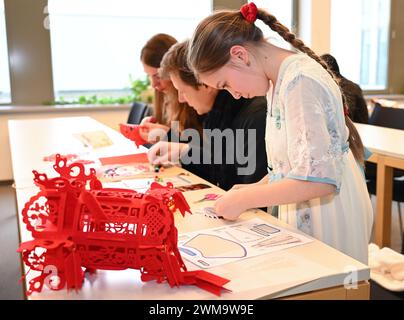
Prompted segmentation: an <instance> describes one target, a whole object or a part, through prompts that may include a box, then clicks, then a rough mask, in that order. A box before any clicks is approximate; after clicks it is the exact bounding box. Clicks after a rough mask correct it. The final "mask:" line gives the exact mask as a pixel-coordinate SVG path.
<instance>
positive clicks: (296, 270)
mask: <svg viewBox="0 0 404 320" xmlns="http://www.w3.org/2000/svg"><path fill="white" fill-rule="evenodd" d="M239 268H243V269H248V270H249V272H250V274H251V276H250V277H237V276H236V274H233V273H232V271H231V272H230V273H229V272H225V271H223V272H220V270H221V269H223V270H225V269H224V268H223V267H218V268H215V269H214V270H212V272H216V273H219V274H220V275H222V276H227V277H229V279H231V281H230V282H229V283H228V284H227V285H226V288H228V289H230V290H232V291H233V297H232V299H233V298H234V299H239V298H241V297H242V298H243V299H257V298H258V297H261V298H263V297H268V296H277V295H279V294H280V292H283V291H285V290H291V289H293V288H295V287H297V286H301V285H304V284H307V283H309V282H312V281H315V280H318V279H320V278H324V277H327V276H330V275H333V274H335V270H332V269H330V268H327V267H324V266H322V265H320V264H318V263H315V262H313V261H311V260H309V259H306V258H305V257H304V256H301V255H296V254H293V253H290V252H287V251H277V252H273V253H272V254H270V257H265V258H263V257H257V258H256V259H251V260H244V261H241V262H240V264H239ZM233 270H236V269H234V268H233ZM234 272H235V271H234ZM305 291H307V290H305ZM238 294H240V296H238Z"/></svg>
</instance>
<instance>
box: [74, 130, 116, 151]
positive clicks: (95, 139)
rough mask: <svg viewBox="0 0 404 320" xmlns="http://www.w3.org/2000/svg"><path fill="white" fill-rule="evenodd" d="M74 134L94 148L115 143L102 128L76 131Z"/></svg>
mask: <svg viewBox="0 0 404 320" xmlns="http://www.w3.org/2000/svg"><path fill="white" fill-rule="evenodd" d="M73 136H74V137H75V138H77V139H79V140H80V141H81V142H82V143H83V144H84V145H86V146H91V147H92V148H94V149H97V148H102V147H108V146H111V145H113V142H112V140H111V139H110V138H109V137H108V135H107V134H106V133H105V132H104V131H101V130H96V131H88V132H80V133H75V134H73Z"/></svg>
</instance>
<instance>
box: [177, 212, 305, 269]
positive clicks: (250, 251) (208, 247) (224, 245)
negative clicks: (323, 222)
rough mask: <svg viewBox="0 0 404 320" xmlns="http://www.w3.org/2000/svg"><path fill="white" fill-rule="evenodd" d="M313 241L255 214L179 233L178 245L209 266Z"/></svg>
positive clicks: (184, 253)
mask: <svg viewBox="0 0 404 320" xmlns="http://www.w3.org/2000/svg"><path fill="white" fill-rule="evenodd" d="M312 241H313V240H311V239H310V238H308V237H306V236H304V235H301V234H298V233H294V232H291V231H289V230H286V229H283V228H280V227H278V226H274V225H271V224H269V223H268V222H266V221H265V220H262V219H259V218H255V219H251V220H248V221H243V222H240V223H234V224H231V225H226V226H223V227H218V228H212V229H206V230H200V231H196V232H190V233H185V234H181V235H180V236H179V237H178V248H179V250H180V252H181V255H182V257H183V258H184V259H186V260H188V261H190V262H192V263H194V264H195V265H197V266H198V267H200V268H205V269H206V268H212V267H216V266H220V265H223V264H226V263H230V262H237V261H238V260H242V259H246V258H251V257H256V256H259V255H263V254H266V253H269V252H274V251H279V250H283V249H287V248H292V247H295V246H300V245H304V244H307V243H310V242H312Z"/></svg>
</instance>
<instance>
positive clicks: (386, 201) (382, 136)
mask: <svg viewBox="0 0 404 320" xmlns="http://www.w3.org/2000/svg"><path fill="white" fill-rule="evenodd" d="M403 121H404V119H403ZM355 125H356V128H357V129H358V131H359V134H360V136H361V138H362V141H363V144H364V146H365V147H366V148H368V149H369V150H370V151H371V152H372V153H373V156H372V157H371V158H370V159H369V160H368V161H370V162H373V163H376V164H377V185H376V195H377V201H376V220H375V243H376V244H377V245H378V246H380V247H389V246H390V242H391V205H392V199H393V169H394V168H397V169H403V170H404V130H396V129H390V128H384V127H377V126H372V125H367V124H359V123H356V124H355Z"/></svg>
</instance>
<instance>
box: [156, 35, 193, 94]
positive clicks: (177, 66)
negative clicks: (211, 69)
mask: <svg viewBox="0 0 404 320" xmlns="http://www.w3.org/2000/svg"><path fill="white" fill-rule="evenodd" d="M187 54H188V40H187V41H184V42H181V43H177V44H175V45H173V46H172V47H171V48H170V50H168V52H167V53H166V54H165V55H164V57H163V60H162V61H161V66H160V75H161V77H163V78H168V77H169V76H170V73H174V74H176V75H178V76H179V77H180V79H181V80H182V81H183V82H184V83H186V84H187V85H190V86H192V87H194V88H195V89H198V88H199V85H200V84H199V83H198V80H197V79H196V77H195V75H194V72H193V71H192V70H191V69H190V68H189V66H188V61H187Z"/></svg>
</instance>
